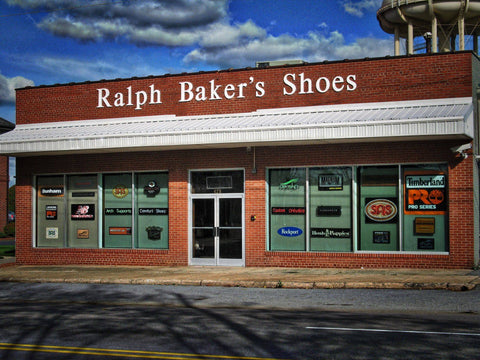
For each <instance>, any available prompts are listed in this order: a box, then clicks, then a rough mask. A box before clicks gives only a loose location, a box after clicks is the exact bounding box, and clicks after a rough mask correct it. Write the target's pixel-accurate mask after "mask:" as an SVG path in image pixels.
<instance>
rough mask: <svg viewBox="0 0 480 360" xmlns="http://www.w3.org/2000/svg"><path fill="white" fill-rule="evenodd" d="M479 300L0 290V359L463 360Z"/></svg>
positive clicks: (36, 287) (475, 331)
mask: <svg viewBox="0 0 480 360" xmlns="http://www.w3.org/2000/svg"><path fill="white" fill-rule="evenodd" d="M479 295H480V292H478V291H471V292H459V293H454V292H448V291H447V292H443V291H431V292H428V291H412V290H410V291H399V290H397V291H389V290H379V291H378V290H351V291H350V290H318V291H317V290H287V289H237V288H233V289H232V288H207V287H162V286H135V285H125V286H123V285H121V286H117V285H75V284H14V283H0V321H1V326H0V358H1V359H15V360H18V359H109V358H112V359H114V358H124V359H125V358H126V359H129V358H131V359H134V358H136V359H139V358H140V359H148V358H150V359H152V358H153V359H177V360H183V359H238V358H240V357H241V358H242V359H243V360H245V359H251V358H262V359H266V358H268V359H433V358H434V359H469V360H470V359H475V358H479V354H480V315H479V313H478V312H477V311H476V310H474V309H478V302H479V297H478V296H479ZM395 299H396V300H395ZM421 299H423V301H422V300H421ZM400 302H404V306H403V307H402V308H400V306H399V305H395V304H398V303H400ZM375 304H377V305H379V306H378V307H377V308H374V306H375ZM382 304H383V305H382ZM386 304H391V305H392V306H393V309H387V306H386ZM448 304H450V305H448ZM466 309H470V310H466ZM459 345H460V346H459Z"/></svg>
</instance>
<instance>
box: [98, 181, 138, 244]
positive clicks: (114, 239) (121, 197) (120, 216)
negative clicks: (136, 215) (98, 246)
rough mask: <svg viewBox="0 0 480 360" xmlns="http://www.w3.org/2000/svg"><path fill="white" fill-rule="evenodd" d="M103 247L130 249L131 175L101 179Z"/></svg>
mask: <svg viewBox="0 0 480 360" xmlns="http://www.w3.org/2000/svg"><path fill="white" fill-rule="evenodd" d="M103 201H104V217H103V229H104V231H103V244H104V245H103V246H104V247H106V248H131V247H132V175H131V174H109V175H104V177H103Z"/></svg>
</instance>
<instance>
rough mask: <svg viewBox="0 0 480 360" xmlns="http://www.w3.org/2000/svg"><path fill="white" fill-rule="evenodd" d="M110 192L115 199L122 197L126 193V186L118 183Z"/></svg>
mask: <svg viewBox="0 0 480 360" xmlns="http://www.w3.org/2000/svg"><path fill="white" fill-rule="evenodd" d="M112 194H113V196H115V197H116V198H117V199H123V198H124V197H126V196H127V195H128V188H127V187H126V186H125V185H123V184H118V185H117V186H115V187H114V188H113V189H112Z"/></svg>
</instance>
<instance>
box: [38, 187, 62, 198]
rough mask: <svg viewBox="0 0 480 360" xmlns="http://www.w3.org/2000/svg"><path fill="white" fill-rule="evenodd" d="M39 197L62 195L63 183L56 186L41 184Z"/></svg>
mask: <svg viewBox="0 0 480 360" xmlns="http://www.w3.org/2000/svg"><path fill="white" fill-rule="evenodd" d="M39 195H40V197H51V196H52V197H55V196H57V197H62V196H63V185H56V186H43V187H40V194H39Z"/></svg>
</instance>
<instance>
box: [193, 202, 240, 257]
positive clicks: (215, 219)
mask: <svg viewBox="0 0 480 360" xmlns="http://www.w3.org/2000/svg"><path fill="white" fill-rule="evenodd" d="M191 216H192V218H191V230H192V231H191V234H192V241H191V246H192V249H191V254H192V255H191V263H192V265H230V266H243V265H244V241H243V218H244V217H243V197H241V196H238V197H235V196H232V195H230V194H224V195H220V194H219V195H209V196H202V197H198V198H193V199H192V204H191Z"/></svg>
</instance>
